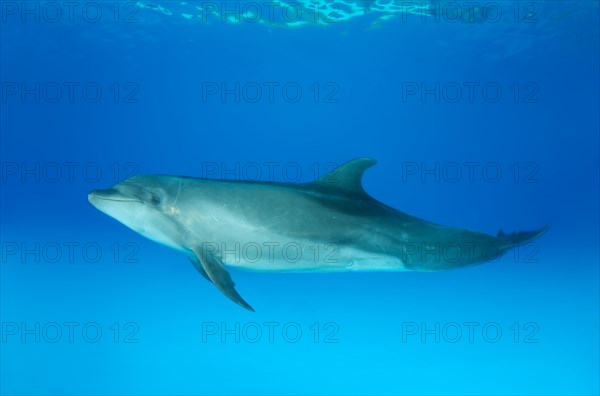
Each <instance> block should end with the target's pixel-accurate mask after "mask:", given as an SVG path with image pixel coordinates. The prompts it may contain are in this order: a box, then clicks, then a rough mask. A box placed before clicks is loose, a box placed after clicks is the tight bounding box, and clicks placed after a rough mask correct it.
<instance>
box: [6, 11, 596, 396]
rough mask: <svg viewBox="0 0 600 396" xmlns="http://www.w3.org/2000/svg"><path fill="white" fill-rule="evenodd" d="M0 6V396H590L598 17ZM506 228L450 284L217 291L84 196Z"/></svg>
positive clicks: (424, 277) (444, 280)
mask: <svg viewBox="0 0 600 396" xmlns="http://www.w3.org/2000/svg"><path fill="white" fill-rule="evenodd" d="M473 4H474V3H473V2H444V1H442V2H429V1H414V2H401V1H393V0H387V1H384V0H376V1H364V2H352V1H338V0H331V1H320V2H318V1H310V2H309V1H305V2H300V1H287V2H273V3H270V2H235V1H227V2H206V1H187V2H175V1H160V0H159V1H157V2H155V3H150V2H145V1H142V2H125V1H122V2H88V1H80V2H47V1H42V2H40V1H5V0H2V1H1V2H0V11H1V14H0V18H1V24H0V28H1V37H0V44H1V52H0V56H1V58H0V74H1V75H0V80H1V83H2V91H1V95H2V96H1V102H0V104H1V111H0V116H1V119H0V128H1V141H0V143H1V148H0V153H1V157H2V158H1V163H2V173H1V178H2V179H1V184H0V187H1V195H0V201H1V202H0V210H1V211H0V216H1V220H0V225H1V251H0V255H1V265H0V286H1V292H0V297H1V302H0V319H1V323H2V328H1V342H0V348H1V349H0V355H1V358H0V364H1V367H0V392H1V393H2V394H14V395H25V394H27V395H33V394H36V395H58V394H60V395H67V394H73V395H75V394H78V395H87V394H90V395H91V394H94V395H100V394H103V395H117V394H119V395H124V394H140V395H142V394H143V395H150V394H152V395H155V394H156V395H161V394H182V395H183V394H253V395H262V394H345V395H367V394H381V395H383V394H394V395H396V394H397V395H401V394H427V395H429V394H435V395H446V394H460V395H465V394H482V395H483V394H493V395H496V394H498V395H500V394H502V395H509V394H520V395H524V394H537V395H559V394H560V395H564V394H569V395H592V394H598V393H599V391H600V390H599V376H598V372H599V371H600V367H599V366H600V365H599V348H600V345H599V337H598V334H599V330H600V329H599V319H600V316H599V312H600V310H599V272H598V262H599V254H598V253H599V230H598V224H599V221H598V220H599V214H600V213H599V210H598V209H599V208H598V202H599V198H600V197H599V188H598V185H599V133H598V132H599V127H600V125H599V115H598V109H599V101H598V92H599V72H598V71H599V69H600V65H599V42H598V37H600V34H599V22H598V21H599V13H598V9H599V7H598V2H596V1H564V2H563V1H531V2H529V1H510V2H503V1H500V2H478V3H477V5H473ZM356 157H372V158H375V159H377V160H378V164H377V165H376V166H375V167H373V168H371V169H369V170H368V171H367V173H366V174H365V177H364V186H365V189H366V190H367V191H368V193H369V194H371V195H372V196H373V197H375V198H376V199H378V200H380V201H382V202H384V203H386V204H388V205H390V206H392V207H394V208H396V209H398V210H401V211H403V212H406V213H409V214H411V215H414V216H418V217H420V218H423V219H426V220H429V221H433V222H436V223H439V224H444V225H451V226H457V227H464V228H470V229H476V230H480V231H483V232H487V233H491V234H494V235H495V234H496V232H497V231H498V230H499V229H502V230H503V231H504V232H512V231H517V230H533V229H537V228H540V227H543V226H544V225H550V226H551V227H550V230H549V231H548V232H547V233H546V234H545V235H543V236H542V237H541V238H540V239H538V240H536V241H534V242H532V243H530V244H527V245H525V246H521V247H519V248H517V249H515V250H513V251H511V252H510V253H508V254H507V255H505V256H504V257H502V258H501V259H498V260H494V261H493V262H491V263H486V264H484V265H480V266H474V267H469V268H466V269H461V270H456V271H449V272H437V273H435V272H432V273H425V272H403V273H401V272H397V273H341V274H310V273H303V274H277V273H258V272H244V271H239V270H235V269H232V270H231V271H230V272H231V274H232V277H233V279H234V280H235V282H236V285H237V289H238V291H239V292H240V294H241V295H242V296H244V298H245V299H246V300H247V301H248V302H250V303H251V304H252V306H253V307H254V308H255V309H256V311H257V312H255V313H252V312H248V311H246V310H244V309H242V308H240V307H239V306H236V305H235V304H233V303H232V302H231V301H229V300H228V299H227V298H226V297H225V296H223V295H222V294H221V293H220V292H219V291H218V290H217V289H216V288H215V287H214V286H212V285H210V284H209V283H208V282H206V281H205V280H204V279H203V278H202V277H201V276H199V274H198V273H197V271H196V270H195V269H194V268H193V266H192V265H191V264H190V263H189V261H188V260H187V259H186V258H185V257H184V256H183V255H181V254H180V253H178V252H176V251H174V250H171V249H169V248H167V247H165V246H161V245H159V244H156V243H154V242H152V241H149V240H147V239H145V238H144V237H142V236H141V235H139V234H137V233H135V232H133V231H131V230H130V229H128V228H126V227H125V226H123V225H122V224H119V223H118V222H116V221H115V220H113V219H111V218H109V217H108V216H106V215H104V214H102V213H100V212H99V211H97V210H96V209H95V208H93V207H92V206H91V205H90V204H89V203H88V202H87V194H88V193H89V192H90V191H91V190H93V189H98V188H108V187H109V186H111V185H112V184H114V183H116V182H118V181H120V180H123V179H124V178H126V177H128V176H132V175H134V174H145V173H163V174H173V175H187V176H196V177H210V178H224V179H236V180H237V179H241V180H247V179H250V180H265V181H280V182H293V183H296V182H307V181H311V180H314V179H315V178H316V177H318V176H321V175H323V174H325V173H326V172H327V171H329V170H331V169H333V168H334V167H335V166H337V165H339V164H342V163H343V162H345V161H347V160H350V159H352V158H356Z"/></svg>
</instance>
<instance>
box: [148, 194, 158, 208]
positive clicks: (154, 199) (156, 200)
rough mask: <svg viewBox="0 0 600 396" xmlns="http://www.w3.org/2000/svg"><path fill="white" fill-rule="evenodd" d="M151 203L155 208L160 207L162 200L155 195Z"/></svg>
mask: <svg viewBox="0 0 600 396" xmlns="http://www.w3.org/2000/svg"><path fill="white" fill-rule="evenodd" d="M150 203H152V205H154V206H158V205H160V198H159V197H157V196H156V195H153V196H152V198H150Z"/></svg>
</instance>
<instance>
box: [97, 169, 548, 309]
mask: <svg viewBox="0 0 600 396" xmlns="http://www.w3.org/2000/svg"><path fill="white" fill-rule="evenodd" d="M375 163H376V161H375V160H373V159H370V158H358V159H354V160H352V161H349V162H347V163H345V164H343V165H341V166H340V167H338V168H336V169H335V170H333V171H332V172H330V173H328V174H326V175H325V176H323V177H321V178H319V179H317V180H316V181H313V182H309V183H302V184H292V183H275V182H258V181H230V180H214V179H202V178H192V177H179V176H167V175H140V176H133V177H130V178H128V179H126V180H124V181H123V182H121V183H118V184H115V185H114V186H113V187H112V188H110V189H108V190H95V191H92V192H91V193H90V194H89V196H88V200H89V202H90V203H91V204H92V205H93V206H95V207H96V208H97V209H99V210H100V211H102V212H104V213H106V214H108V215H109V216H111V217H114V218H115V219H117V220H118V221H120V222H122V223H123V224H125V225H126V226H128V227H130V228H131V229H133V230H134V231H137V232H138V233H140V234H142V235H144V236H146V237H147V238H149V239H152V240H154V241H156V242H159V243H161V244H164V245H167V246H170V247H172V248H174V249H177V250H179V251H181V252H183V253H185V254H186V255H187V256H188V257H189V259H190V260H191V261H192V263H193V264H194V266H195V267H196V269H197V270H198V271H199V272H200V273H201V274H202V275H203V276H204V277H205V278H206V279H207V280H209V281H210V282H212V283H214V284H215V285H216V286H217V287H218V288H219V289H220V290H221V291H222V292H223V293H224V294H225V295H226V296H227V297H229V298H230V299H231V300H233V301H235V302H236V303H238V304H239V305H241V306H242V307H244V308H246V309H249V310H251V311H253V309H252V307H251V306H250V305H249V304H248V303H247V302H246V301H244V299H243V298H242V297H241V296H240V295H239V294H238V292H237V291H236V290H235V288H234V282H233V281H232V279H231V276H230V275H229V272H228V271H227V269H226V265H227V266H233V267H237V268H241V269H247V270H256V271H307V272H323V271H441V270H447V269H452V268H459V267H465V266H469V265H474V264H479V263H483V262H485V261H490V260H492V259H495V258H498V257H500V256H501V255H502V254H503V253H505V252H506V251H507V250H509V249H511V248H513V247H515V246H517V245H519V244H522V243H526V242H528V241H531V240H533V239H535V238H537V237H539V236H540V235H541V234H543V233H544V232H545V231H546V229H547V227H544V228H541V229H539V230H536V231H524V232H515V233H511V234H504V233H503V232H502V231H500V232H498V235H496V236H492V235H487V234H484V233H481V232H477V231H471V230H467V229H461V228H452V227H444V226H441V225H437V224H434V223H430V222H427V221H425V220H422V219H419V218H417V217H413V216H410V215H408V214H405V213H402V212H400V211H398V210H396V209H393V208H392V207H390V206H387V205H385V204H383V203H381V202H379V201H377V200H376V199H375V198H373V197H371V196H370V195H368V194H367V193H366V192H365V190H364V189H363V187H362V182H361V180H362V176H363V173H364V172H365V170H366V169H367V168H369V167H371V166H373V165H374V164H375Z"/></svg>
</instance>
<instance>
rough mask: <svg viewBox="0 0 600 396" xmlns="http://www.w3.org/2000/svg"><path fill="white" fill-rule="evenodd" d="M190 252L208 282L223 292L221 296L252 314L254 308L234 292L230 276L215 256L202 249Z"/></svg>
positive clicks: (233, 284)
mask: <svg viewBox="0 0 600 396" xmlns="http://www.w3.org/2000/svg"><path fill="white" fill-rule="evenodd" d="M192 250H193V252H194V254H195V255H196V257H197V258H198V261H199V263H200V264H201V266H202V271H203V272H204V274H206V275H207V276H208V278H209V279H210V281H211V282H212V283H214V284H215V285H216V286H217V287H218V288H219V290H221V292H223V294H225V295H226V296H227V297H229V298H230V299H231V300H232V301H233V302H235V303H237V304H239V305H241V306H242V307H244V308H246V309H247V310H249V311H252V312H254V308H252V307H251V306H250V304H248V303H247V302H246V301H244V299H243V298H242V296H240V295H239V294H238V292H237V291H236V290H235V283H234V282H233V280H232V279H231V275H229V272H228V271H227V269H226V268H225V266H224V265H223V263H222V262H221V260H220V259H219V258H218V257H217V256H216V255H214V254H211V253H209V252H206V251H205V250H203V249H202V248H195V249H192ZM194 265H196V264H194ZM200 273H202V272H200Z"/></svg>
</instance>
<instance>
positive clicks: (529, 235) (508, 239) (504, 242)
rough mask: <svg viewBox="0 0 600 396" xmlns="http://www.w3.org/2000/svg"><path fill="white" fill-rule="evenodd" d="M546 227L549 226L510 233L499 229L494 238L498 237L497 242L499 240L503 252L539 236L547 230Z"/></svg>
mask: <svg viewBox="0 0 600 396" xmlns="http://www.w3.org/2000/svg"><path fill="white" fill-rule="evenodd" d="M548 229H550V226H545V227H543V228H540V229H539V230H535V231H518V232H512V233H510V234H505V233H504V232H503V231H502V230H500V231H498V234H497V235H496V238H497V239H498V242H500V246H501V249H502V251H503V252H505V251H507V250H508V249H511V248H513V247H515V246H518V245H523V244H525V243H528V242H531V241H533V240H535V239H537V238H539V237H540V236H542V235H543V234H544V233H545V232H546V231H548Z"/></svg>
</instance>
